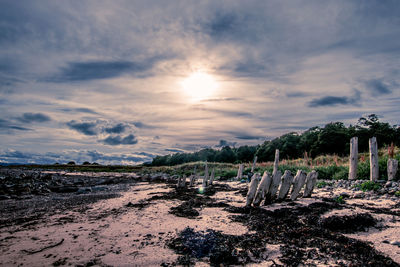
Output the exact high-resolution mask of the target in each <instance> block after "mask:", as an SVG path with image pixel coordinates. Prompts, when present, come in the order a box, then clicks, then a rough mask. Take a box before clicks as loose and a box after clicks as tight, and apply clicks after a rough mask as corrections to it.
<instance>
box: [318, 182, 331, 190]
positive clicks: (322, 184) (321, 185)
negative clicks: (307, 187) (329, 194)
mask: <svg viewBox="0 0 400 267" xmlns="http://www.w3.org/2000/svg"><path fill="white" fill-rule="evenodd" d="M331 185H333V182H326V181H319V182H317V185H316V186H317V187H318V188H323V187H325V186H331Z"/></svg>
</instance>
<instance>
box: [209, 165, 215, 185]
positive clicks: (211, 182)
mask: <svg viewBox="0 0 400 267" xmlns="http://www.w3.org/2000/svg"><path fill="white" fill-rule="evenodd" d="M214 176H215V168H213V169H212V171H211V177H210V182H209V183H208V184H209V185H212V184H213V181H214Z"/></svg>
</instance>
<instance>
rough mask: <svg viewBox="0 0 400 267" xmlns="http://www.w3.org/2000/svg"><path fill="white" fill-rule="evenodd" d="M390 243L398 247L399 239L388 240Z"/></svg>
mask: <svg viewBox="0 0 400 267" xmlns="http://www.w3.org/2000/svg"><path fill="white" fill-rule="evenodd" d="M390 244H391V245H394V246H398V247H400V241H397V240H393V241H390Z"/></svg>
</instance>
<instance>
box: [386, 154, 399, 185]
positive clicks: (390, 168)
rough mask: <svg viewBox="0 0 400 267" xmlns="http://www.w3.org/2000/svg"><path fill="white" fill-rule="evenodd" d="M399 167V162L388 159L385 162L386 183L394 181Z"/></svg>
mask: <svg viewBox="0 0 400 267" xmlns="http://www.w3.org/2000/svg"><path fill="white" fill-rule="evenodd" d="M398 166H399V162H398V161H397V160H395V159H388V161H387V172H388V181H392V180H394V178H395V177H396V173H397V168H398Z"/></svg>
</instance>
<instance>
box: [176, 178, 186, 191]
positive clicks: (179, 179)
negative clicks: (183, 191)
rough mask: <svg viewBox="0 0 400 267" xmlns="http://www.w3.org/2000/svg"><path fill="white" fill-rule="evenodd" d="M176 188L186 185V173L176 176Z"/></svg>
mask: <svg viewBox="0 0 400 267" xmlns="http://www.w3.org/2000/svg"><path fill="white" fill-rule="evenodd" d="M176 186H177V187H178V188H183V187H186V175H183V176H182V177H179V178H178V183H177V185H176Z"/></svg>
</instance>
